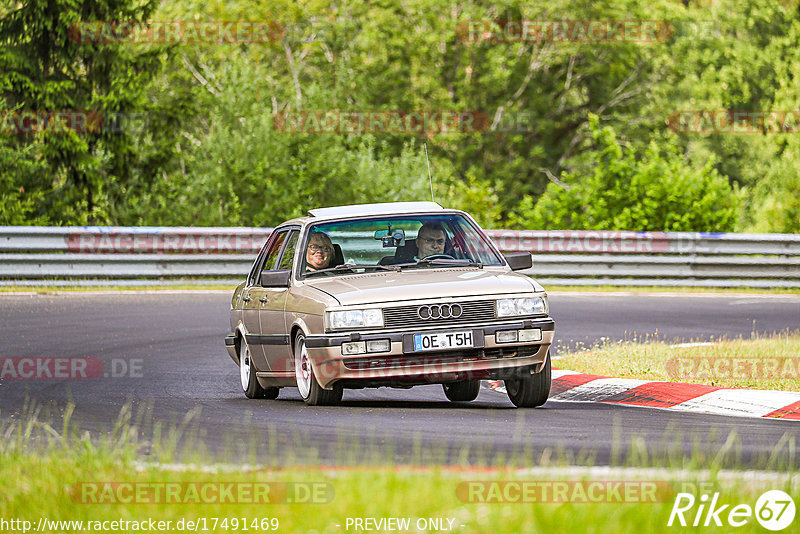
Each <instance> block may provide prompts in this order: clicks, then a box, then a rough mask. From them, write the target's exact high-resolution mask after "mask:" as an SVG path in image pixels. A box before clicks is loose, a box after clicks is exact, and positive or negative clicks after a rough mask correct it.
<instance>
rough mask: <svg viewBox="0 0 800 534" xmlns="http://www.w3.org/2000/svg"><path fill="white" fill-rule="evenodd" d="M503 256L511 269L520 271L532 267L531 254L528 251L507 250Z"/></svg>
mask: <svg viewBox="0 0 800 534" xmlns="http://www.w3.org/2000/svg"><path fill="white" fill-rule="evenodd" d="M503 256H504V257H505V259H506V262H508V266H509V267H511V270H512V271H522V270H525V269H530V268H531V267H533V256H531V253H530V252H509V253H507V254H503Z"/></svg>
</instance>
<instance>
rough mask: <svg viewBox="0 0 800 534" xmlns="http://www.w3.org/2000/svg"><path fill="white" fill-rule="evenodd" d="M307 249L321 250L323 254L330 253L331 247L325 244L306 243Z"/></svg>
mask: <svg viewBox="0 0 800 534" xmlns="http://www.w3.org/2000/svg"><path fill="white" fill-rule="evenodd" d="M308 249H309V250H310V251H311V252H322V253H323V254H330V253H331V247H327V246H319V245H308Z"/></svg>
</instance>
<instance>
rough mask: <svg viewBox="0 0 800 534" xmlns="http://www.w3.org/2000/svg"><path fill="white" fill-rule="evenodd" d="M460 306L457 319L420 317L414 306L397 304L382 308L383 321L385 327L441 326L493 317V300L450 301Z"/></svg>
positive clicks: (417, 306)
mask: <svg viewBox="0 0 800 534" xmlns="http://www.w3.org/2000/svg"><path fill="white" fill-rule="evenodd" d="M449 304H458V305H459V306H461V309H462V313H461V317H458V318H457V319H453V318H446V319H445V318H442V319H427V320H424V319H420V317H419V315H417V309H418V308H419V307H420V306H423V304H418V305H416V306H397V307H396V308H384V309H383V322H384V325H385V326H386V328H405V327H413V326H441V325H451V324H464V323H469V322H473V321H487V320H492V319H494V318H495V316H494V314H495V311H494V301H493V300H471V301H467V302H451V303H449Z"/></svg>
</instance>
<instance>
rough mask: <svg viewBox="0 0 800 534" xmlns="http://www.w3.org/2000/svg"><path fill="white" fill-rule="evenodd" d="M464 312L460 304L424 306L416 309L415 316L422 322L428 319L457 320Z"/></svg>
mask: <svg viewBox="0 0 800 534" xmlns="http://www.w3.org/2000/svg"><path fill="white" fill-rule="evenodd" d="M462 313H464V310H463V309H461V305H460V304H426V305H424V306H420V307H419V308H417V315H419V318H420V319H422V320H423V321H427V320H428V319H434V320H435V319H458V318H459V317H461V314H462Z"/></svg>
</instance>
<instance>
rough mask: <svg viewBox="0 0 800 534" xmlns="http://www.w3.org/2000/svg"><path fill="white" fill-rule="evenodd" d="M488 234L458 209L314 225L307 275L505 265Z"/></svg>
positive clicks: (308, 240)
mask: <svg viewBox="0 0 800 534" xmlns="http://www.w3.org/2000/svg"><path fill="white" fill-rule="evenodd" d="M502 264H503V261H502V260H501V259H500V258H499V257H498V255H497V254H496V253H495V252H494V251H493V250H492V248H491V246H490V245H489V240H488V238H487V237H486V236H484V235H483V234H482V233H481V232H479V231H478V229H477V228H475V227H474V226H473V225H472V224H470V222H469V221H468V220H467V219H466V218H465V217H463V216H462V215H459V214H448V215H415V216H400V217H397V216H395V217H383V218H374V217H373V218H361V219H351V220H348V221H336V222H330V223H320V224H316V225H313V226H312V227H311V228H310V230H309V232H308V235H307V236H306V242H305V254H304V256H303V262H302V265H301V269H302V271H303V273H304V274H305V275H311V274H313V273H315V272H320V273H352V272H354V271H355V272H360V271H361V270H362V269H363V270H375V269H383V268H386V269H392V270H397V269H407V268H409V269H410V268H425V267H441V266H483V265H502Z"/></svg>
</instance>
